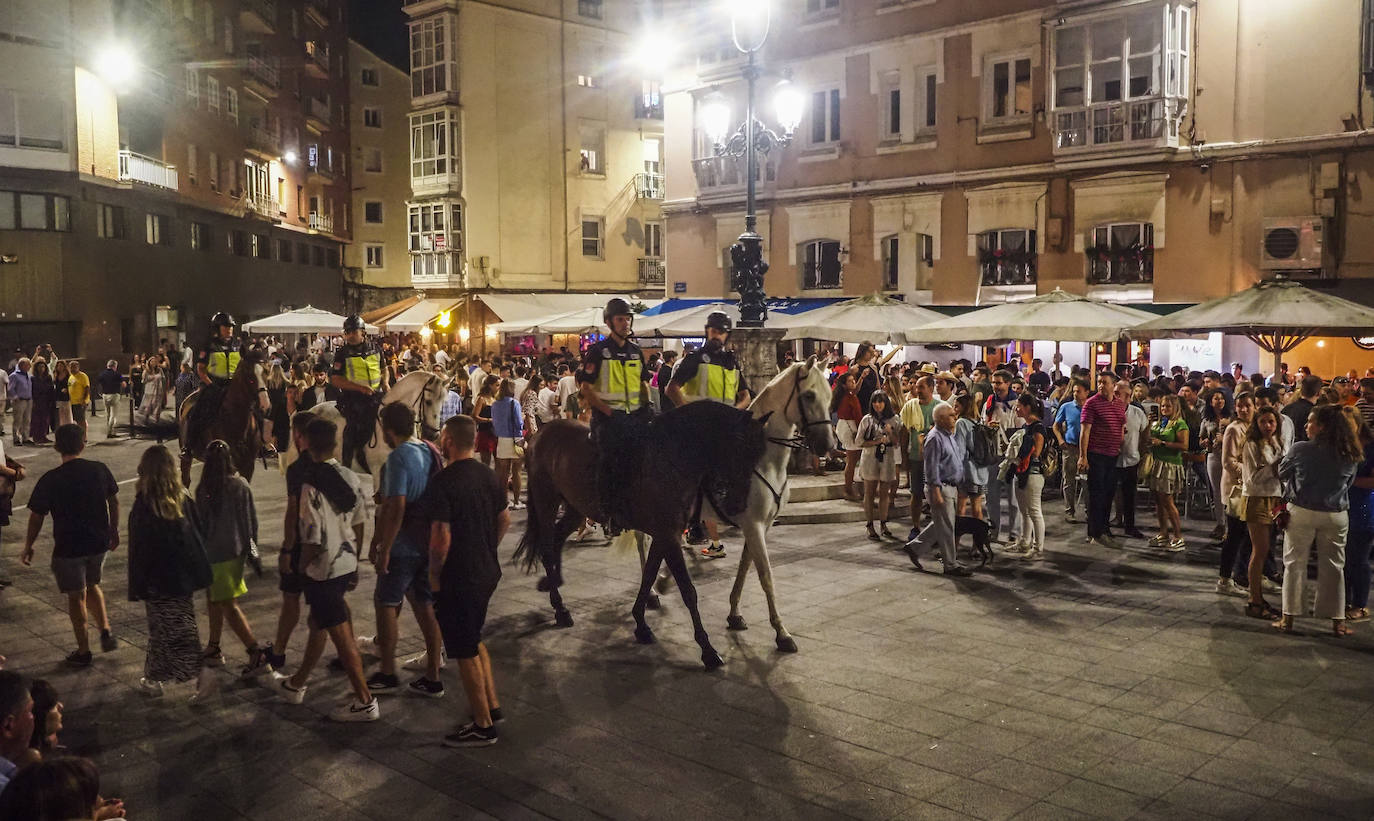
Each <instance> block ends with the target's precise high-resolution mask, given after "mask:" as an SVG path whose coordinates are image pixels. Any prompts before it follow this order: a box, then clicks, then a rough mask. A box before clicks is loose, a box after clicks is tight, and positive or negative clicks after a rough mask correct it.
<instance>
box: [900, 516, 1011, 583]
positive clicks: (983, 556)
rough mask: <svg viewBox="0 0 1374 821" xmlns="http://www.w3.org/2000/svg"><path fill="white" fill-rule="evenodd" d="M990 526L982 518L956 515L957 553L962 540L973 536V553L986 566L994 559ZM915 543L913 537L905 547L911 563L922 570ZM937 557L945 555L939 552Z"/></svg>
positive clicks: (955, 543)
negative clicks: (989, 533) (990, 539)
mask: <svg viewBox="0 0 1374 821" xmlns="http://www.w3.org/2000/svg"><path fill="white" fill-rule="evenodd" d="M990 527H991V526H990V525H989V524H988V523H987V522H985V521H983V520H982V519H975V518H973V517H972V516H956V517H955V518H954V552H955V554H956V555H957V554H958V552H959V542H960V540H961V539H963V537H965V536H972V537H973V550H972V553H971V555H972V556H973V558H975V559H977V560H978V566H979V567H986V566H987V563H988V562H990V561H992V545H991V543H990V542H989V541H988V530H989V529H990ZM915 544H916V542H915V540H914V539H913V540H912V541H910V542H907V543H906V546H905V548H904V549H905V550H906V552H907V556H909V557H910V558H911V563H912V564H914V565H916V569H917V570H921V569H923V568H922V567H921V563H920V562H919V561H918V560H917V558H916V554H915V553H914V552H913V551H914V550H915ZM935 558H936V559H939V560H943V557H942V556H941V555H940V554H939V553H936V554H935Z"/></svg>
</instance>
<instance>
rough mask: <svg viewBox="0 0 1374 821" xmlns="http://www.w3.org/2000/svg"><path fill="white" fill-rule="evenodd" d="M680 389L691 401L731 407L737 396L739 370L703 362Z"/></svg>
mask: <svg viewBox="0 0 1374 821" xmlns="http://www.w3.org/2000/svg"><path fill="white" fill-rule="evenodd" d="M703 377H704V378H703ZM703 386H704V387H705V390H703V389H702V388H703ZM682 387H683V390H684V393H686V394H687V395H688V396H690V397H691V398H693V399H710V400H713V401H716V402H724V403H725V404H727V405H733V404H735V397H736V396H738V395H739V370H738V369H736V368H724V367H721V366H720V365H708V364H706V363H704V362H703V363H701V364H700V365H698V366H697V372H696V373H695V374H693V375H692V378H691V379H689V380H687V383H686V384H685V385H683V386H682Z"/></svg>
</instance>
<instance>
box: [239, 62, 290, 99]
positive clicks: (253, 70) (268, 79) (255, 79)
mask: <svg viewBox="0 0 1374 821" xmlns="http://www.w3.org/2000/svg"><path fill="white" fill-rule="evenodd" d="M244 71H245V72H247V74H248V77H247V79H248V81H249V82H250V83H256V84H258V85H260V86H261V87H262V88H263V89H265V90H267V91H269V92H272V93H275V92H276V91H278V90H279V89H280V88H281V73H280V72H279V71H277V64H276V62H275V61H273V60H269V59H268V58H266V57H258V56H257V55H253V54H250V55H248V62H247V63H246V64H245V65H244Z"/></svg>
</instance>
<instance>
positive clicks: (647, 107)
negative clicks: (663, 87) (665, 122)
mask: <svg viewBox="0 0 1374 821" xmlns="http://www.w3.org/2000/svg"><path fill="white" fill-rule="evenodd" d="M635 119H636V120H661V119H663V100H662V99H660V98H658V97H657V96H656V95H655V97H654V98H652V99H645V96H644V95H643V94H636V95H635Z"/></svg>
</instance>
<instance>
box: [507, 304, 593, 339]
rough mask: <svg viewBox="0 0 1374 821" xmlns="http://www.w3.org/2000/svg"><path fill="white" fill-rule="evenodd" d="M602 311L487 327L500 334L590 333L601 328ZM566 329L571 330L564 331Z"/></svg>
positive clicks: (557, 313)
mask: <svg viewBox="0 0 1374 821" xmlns="http://www.w3.org/2000/svg"><path fill="white" fill-rule="evenodd" d="M601 310H602V309H601V308H599V307H597V308H580V309H578V310H576V311H553V312H550V313H547V314H544V315H543V316H536V317H531V318H526V319H514V320H511V321H508V322H494V323H492V324H491V325H488V326H487V330H488V331H491V332H492V333H498V334H561V333H590V332H591V331H592V330H596V329H597V328H599V327H600V326H601ZM588 323H591V324H588ZM564 327H567V328H569V330H563V328H564Z"/></svg>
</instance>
